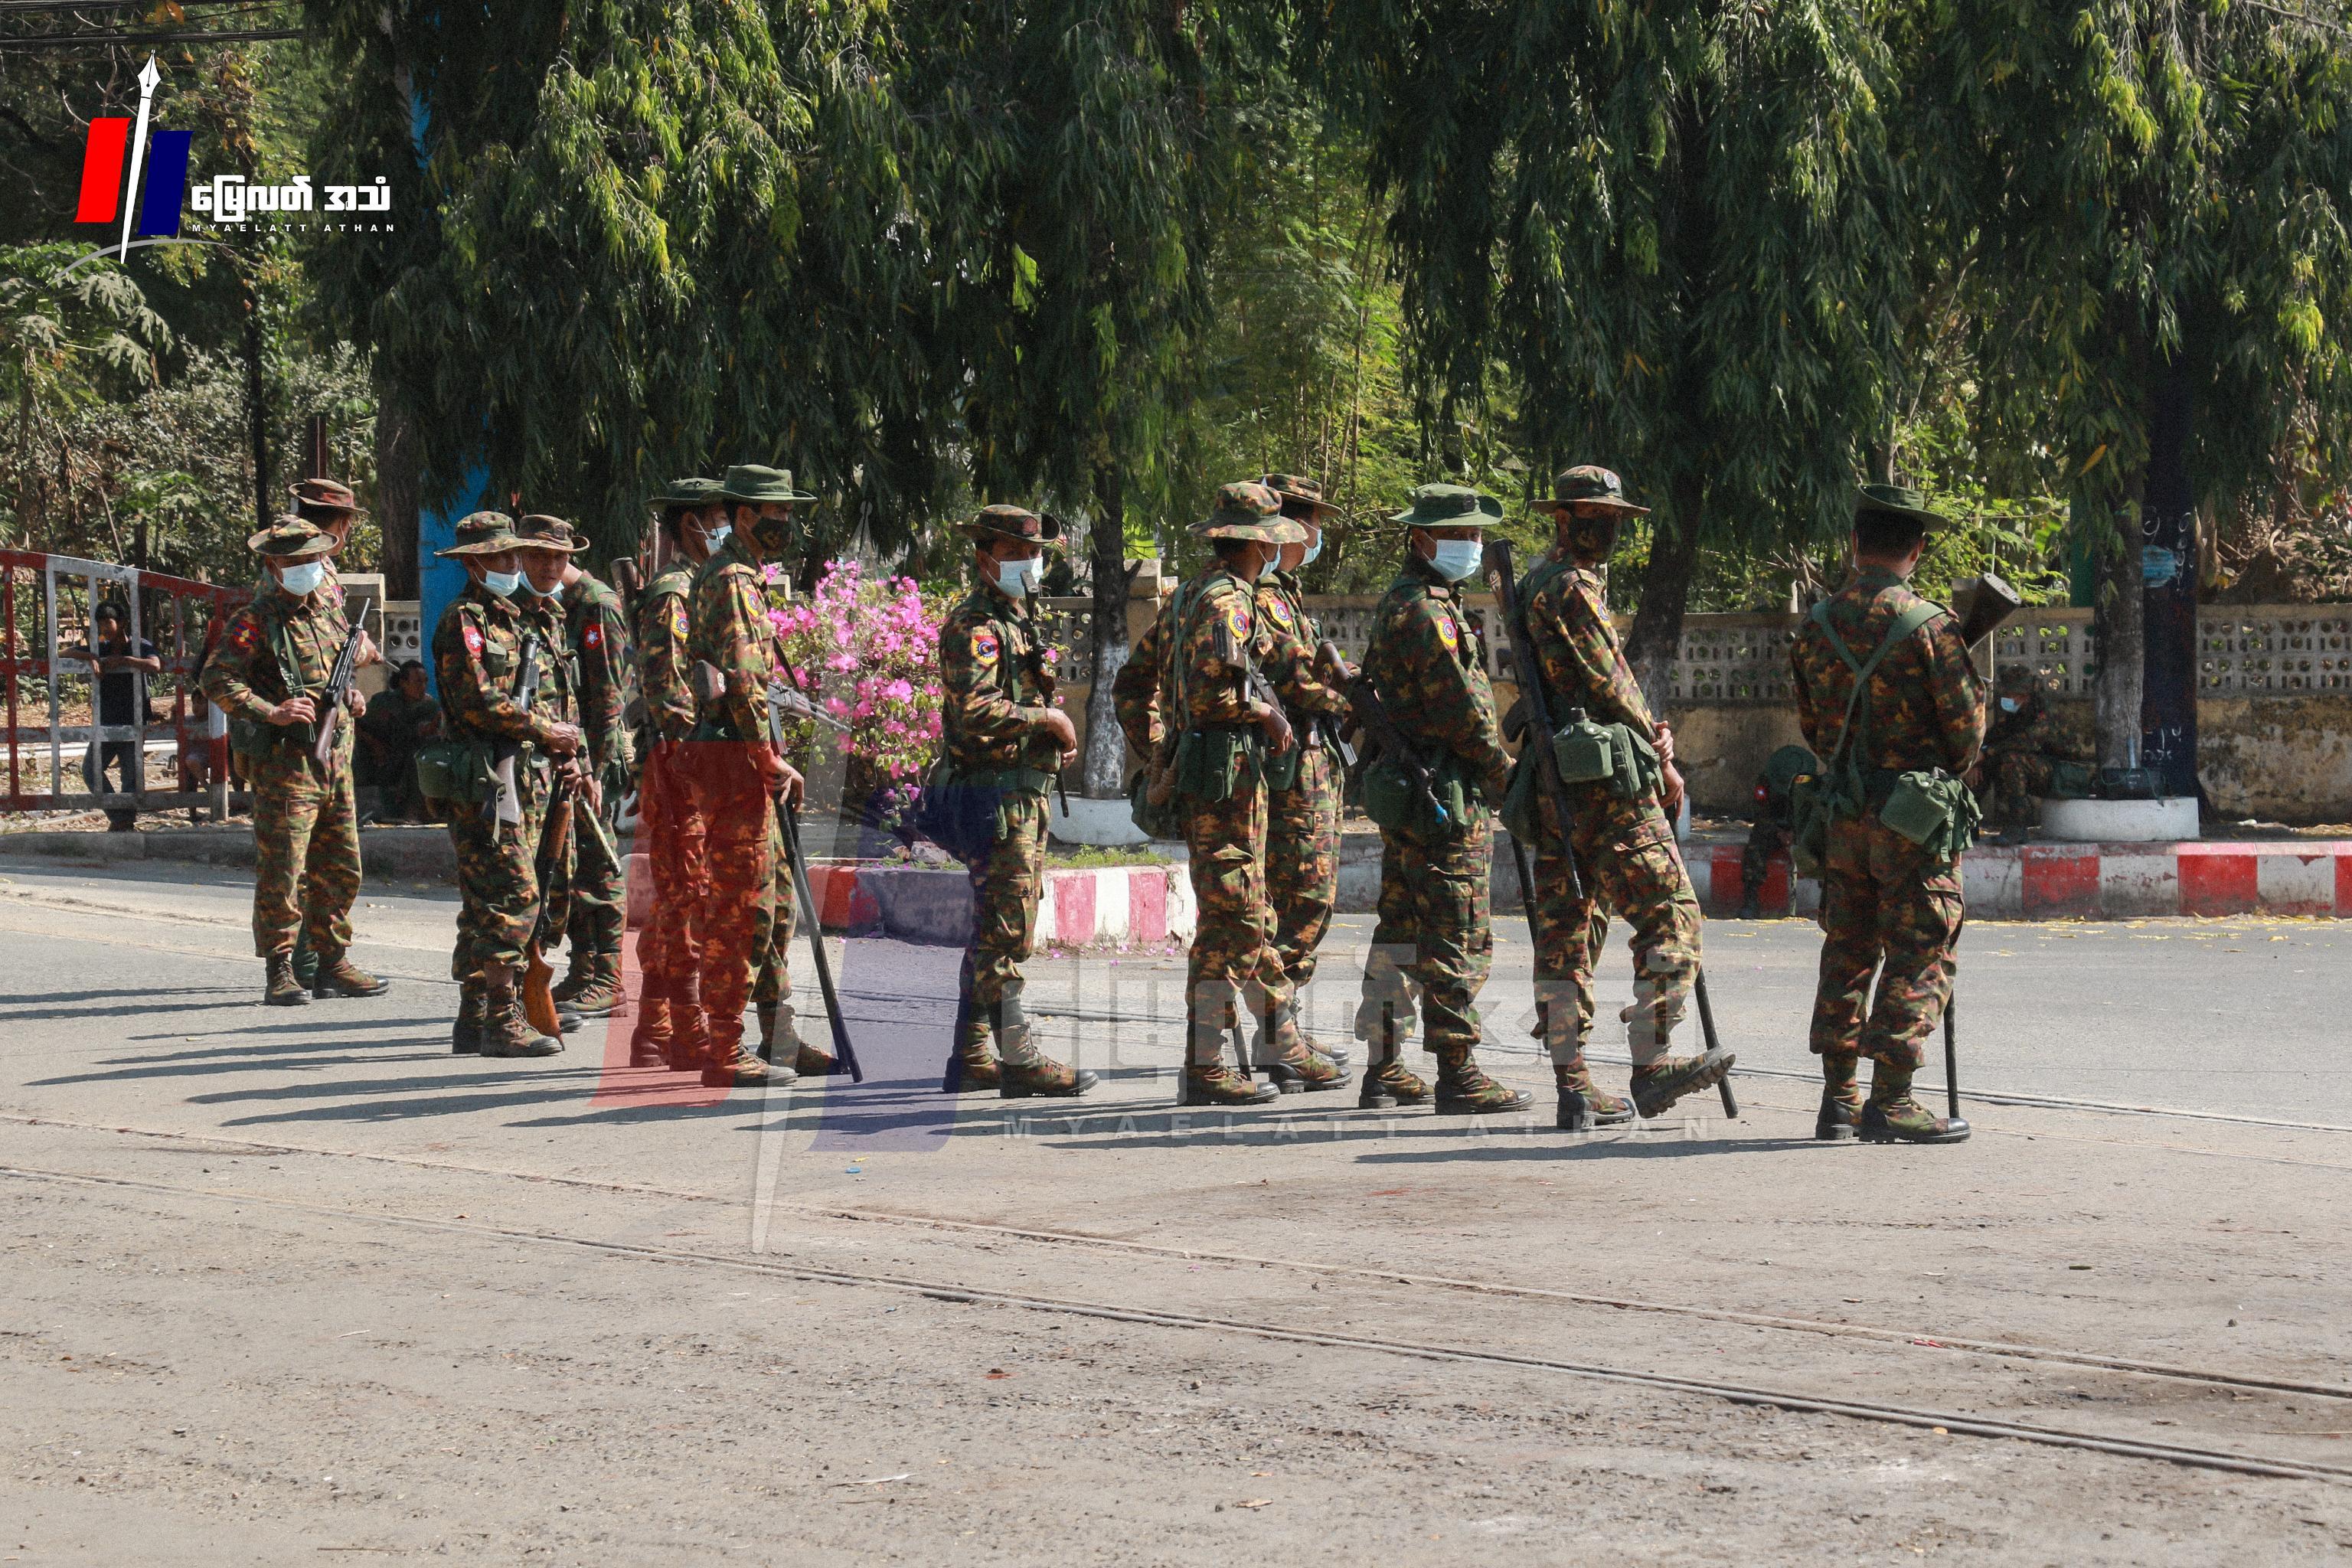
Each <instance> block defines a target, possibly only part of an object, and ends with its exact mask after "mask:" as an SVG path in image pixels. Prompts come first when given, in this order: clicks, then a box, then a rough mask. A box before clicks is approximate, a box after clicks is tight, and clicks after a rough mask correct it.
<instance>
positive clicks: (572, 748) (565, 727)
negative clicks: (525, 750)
mask: <svg viewBox="0 0 2352 1568" xmlns="http://www.w3.org/2000/svg"><path fill="white" fill-rule="evenodd" d="M580 746H581V740H580V726H579V725H577V724H556V725H552V726H551V727H550V728H549V730H548V732H547V749H548V750H549V751H550V752H552V753H553V754H555V755H556V756H559V757H568V756H570V755H572V753H573V752H577V751H578V750H579V749H580Z"/></svg>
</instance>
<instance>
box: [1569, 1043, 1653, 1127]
mask: <svg viewBox="0 0 2352 1568" xmlns="http://www.w3.org/2000/svg"><path fill="white" fill-rule="evenodd" d="M1551 1078H1552V1083H1553V1084H1554V1085H1555V1086H1556V1087H1557V1088H1558V1089H1559V1118H1558V1120H1557V1121H1554V1122H1553V1123H1552V1125H1553V1126H1555V1127H1557V1128H1559V1130H1560V1131H1562V1132H1582V1131H1586V1130H1588V1129H1590V1128H1594V1127H1614V1126H1616V1125H1617V1124H1618V1123H1619V1122H1621V1121H1633V1101H1632V1100H1623V1099H1620V1098H1619V1097H1618V1096H1616V1095H1613V1094H1610V1093H1607V1092H1605V1091H1604V1090H1602V1089H1601V1088H1600V1086H1598V1085H1597V1084H1595V1083H1594V1082H1593V1081H1592V1069H1591V1068H1588V1067H1586V1066H1585V1065H1584V1057H1583V1054H1582V1053H1581V1052H1580V1053H1579V1054H1578V1055H1577V1057H1576V1058H1575V1059H1574V1060H1572V1061H1565V1062H1554V1063H1552V1064H1551Z"/></svg>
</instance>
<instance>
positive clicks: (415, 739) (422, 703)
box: [356, 658, 441, 822]
mask: <svg viewBox="0 0 2352 1568" xmlns="http://www.w3.org/2000/svg"><path fill="white" fill-rule="evenodd" d="M440 732H441V705H440V704H439V703H437V702H436V701H434V700H433V699H432V698H430V697H428V696H426V695H425V666H424V665H422V664H420V663H418V662H417V661H416V660H415V659H413V658H412V659H406V660H404V661H403V662H402V664H401V666H400V668H399V670H398V671H397V672H395V673H394V676H393V679H392V685H391V686H390V687H388V688H386V689H385V690H384V693H383V696H381V697H379V698H377V699H376V700H374V701H373V702H371V703H369V704H368V708H367V711H366V712H365V713H363V714H362V715H361V716H360V732H359V741H360V750H359V770H358V773H357V774H356V782H357V783H358V784H359V785H360V786H361V787H362V788H367V787H369V786H373V787H374V788H376V789H379V790H381V791H383V795H382V796H381V797H380V799H381V802H382V804H381V805H378V807H377V808H376V813H375V815H376V817H377V819H378V820H379V821H384V822H416V821H420V820H422V819H423V815H424V814H423V807H424V803H423V802H422V801H420V800H419V799H418V798H417V795H416V748H417V747H419V746H421V745H423V744H424V743H425V742H426V741H429V740H431V739H432V738H433V737H434V736H436V735H437V734H439V733H440Z"/></svg>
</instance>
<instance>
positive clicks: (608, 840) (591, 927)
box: [565, 797, 628, 957]
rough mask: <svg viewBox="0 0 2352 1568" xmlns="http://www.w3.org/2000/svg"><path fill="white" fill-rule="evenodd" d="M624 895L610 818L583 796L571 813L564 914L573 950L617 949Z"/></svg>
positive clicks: (623, 918)
mask: <svg viewBox="0 0 2352 1568" xmlns="http://www.w3.org/2000/svg"><path fill="white" fill-rule="evenodd" d="M606 804H607V805H609V804H611V802H610V799H609V797H608V798H607V802H606ZM627 897H628V889H626V888H625V886H624V885H623V881H622V870H621V849H620V843H619V840H618V839H617V838H615V837H614V832H613V826H612V824H611V823H609V822H607V821H606V820H605V819H604V817H603V816H601V815H599V814H597V813H594V812H592V811H590V810H589V809H588V803H587V802H586V801H584V800H583V801H580V802H578V803H577V804H576V805H575V806H574V807H573V810H572V908H571V913H570V914H569V915H568V916H567V917H566V919H565V934H567V935H568V936H570V937H571V939H572V952H574V953H588V952H609V953H612V954H614V955H615V956H616V957H617V956H618V955H619V953H620V951H621V930H622V927H623V926H624V925H625V924H626V922H627V920H628V905H627Z"/></svg>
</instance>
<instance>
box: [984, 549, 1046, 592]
mask: <svg viewBox="0 0 2352 1568" xmlns="http://www.w3.org/2000/svg"><path fill="white" fill-rule="evenodd" d="M1043 582H1045V558H1044V557H1043V556H1039V555H1032V556H1031V557H1029V559H1028V560H1026V561H1000V562H998V563H996V585H997V586H998V587H999V588H1001V589H1003V591H1004V592H1005V594H1007V595H1010V596H1011V597H1013V598H1015V599H1020V598H1025V597H1027V596H1028V595H1031V594H1034V593H1035V592H1036V591H1037V586H1038V584H1041V583H1043Z"/></svg>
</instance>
